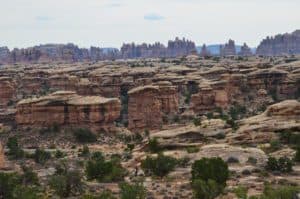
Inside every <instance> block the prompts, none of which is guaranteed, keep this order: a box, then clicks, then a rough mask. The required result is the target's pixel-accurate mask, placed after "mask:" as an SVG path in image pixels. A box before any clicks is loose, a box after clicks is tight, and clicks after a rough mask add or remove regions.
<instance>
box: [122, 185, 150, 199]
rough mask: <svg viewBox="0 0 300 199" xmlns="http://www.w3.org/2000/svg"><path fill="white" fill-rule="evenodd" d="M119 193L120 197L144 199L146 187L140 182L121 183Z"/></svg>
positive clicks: (123, 198) (124, 198)
mask: <svg viewBox="0 0 300 199" xmlns="http://www.w3.org/2000/svg"><path fill="white" fill-rule="evenodd" d="M119 187H120V190H121V191H120V195H121V199H145V198H146V189H145V187H144V186H143V185H142V184H139V183H136V184H128V183H121V184H120V185H119Z"/></svg>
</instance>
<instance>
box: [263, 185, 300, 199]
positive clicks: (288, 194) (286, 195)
mask: <svg viewBox="0 0 300 199" xmlns="http://www.w3.org/2000/svg"><path fill="white" fill-rule="evenodd" d="M299 190H300V187H296V186H281V187H271V186H270V185H266V186H265V189H264V193H263V195H261V196H260V197H259V198H260V199H292V198H297V197H296V195H297V194H298V193H299V192H300V191H299Z"/></svg>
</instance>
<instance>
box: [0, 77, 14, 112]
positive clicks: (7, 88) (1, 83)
mask: <svg viewBox="0 0 300 199" xmlns="http://www.w3.org/2000/svg"><path fill="white" fill-rule="evenodd" d="M15 97H16V84H15V82H14V81H13V79H12V78H10V77H0V107H1V106H6V105H7V104H8V103H9V102H10V101H13V100H14V99H15Z"/></svg>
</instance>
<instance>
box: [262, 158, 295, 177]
mask: <svg viewBox="0 0 300 199" xmlns="http://www.w3.org/2000/svg"><path fill="white" fill-rule="evenodd" d="M266 169H267V170H269V171H279V172H282V173H289V172H291V171H292V170H293V162H292V161H291V160H290V159H289V158H287V157H281V158H279V159H278V160H277V159H276V158H274V157H269V158H268V162H267V166H266Z"/></svg>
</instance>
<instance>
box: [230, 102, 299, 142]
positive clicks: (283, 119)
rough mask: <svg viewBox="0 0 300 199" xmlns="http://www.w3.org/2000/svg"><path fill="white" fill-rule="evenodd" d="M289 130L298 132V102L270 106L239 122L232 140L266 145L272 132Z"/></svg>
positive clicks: (271, 136)
mask: <svg viewBox="0 0 300 199" xmlns="http://www.w3.org/2000/svg"><path fill="white" fill-rule="evenodd" d="M289 129H298V130H300V102H298V101H296V100H286V101H283V102H280V103H277V104H274V105H271V106H270V107H268V109H267V110H266V111H265V112H264V113H262V114H260V115H257V116H254V117H250V118H247V119H244V120H242V121H240V128H239V129H238V131H237V132H236V135H235V136H234V140H236V141H238V142H244V143H266V142H269V141H270V140H271V139H272V138H273V137H274V135H273V134H272V133H273V132H276V131H282V130H289Z"/></svg>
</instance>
